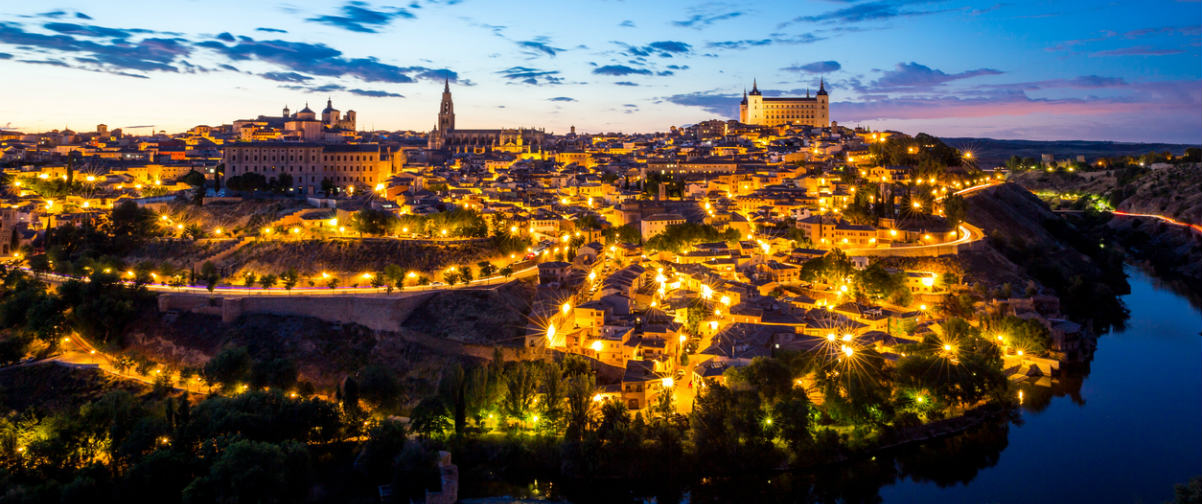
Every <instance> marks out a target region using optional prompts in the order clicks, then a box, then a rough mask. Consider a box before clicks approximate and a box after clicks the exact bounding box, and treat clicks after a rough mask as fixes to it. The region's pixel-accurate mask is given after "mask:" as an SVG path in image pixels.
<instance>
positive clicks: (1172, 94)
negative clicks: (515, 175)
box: [0, 0, 1202, 144]
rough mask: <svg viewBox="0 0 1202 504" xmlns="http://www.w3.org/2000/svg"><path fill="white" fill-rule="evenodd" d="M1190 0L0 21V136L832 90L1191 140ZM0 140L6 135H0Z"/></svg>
mask: <svg viewBox="0 0 1202 504" xmlns="http://www.w3.org/2000/svg"><path fill="white" fill-rule="evenodd" d="M1200 20H1202V4H1200V3H1199V2H1196V1H1176V0H1160V1H1155V0H1152V1H1144V2H1109V3H1106V2H1092V1H1080V2H1072V1H1068V2H1066V1H1055V2H1053V1H1010V2H1004V1H1003V2H993V1H986V2H969V3H952V2H941V1H933V2H924V1H911V0H901V1H894V0H861V1H814V2H798V1H779V2H696V1H684V2H678V1H655V2H646V1H632V0H626V1H618V0H609V1H595V2H590V1H578V2H564V1H562V0H558V1H542V0H530V1H524V2H499V1H485V0H412V1H406V2H401V3H396V2H389V3H382V2H374V1H351V2H299V1H294V2H272V1H265V2H253V1H246V0H242V1H225V0H217V1H212V0H210V1H205V2H200V1H153V2H151V1H123V2H107V3H97V2H82V1H78V2H72V1H64V2H57V3H51V4H47V3H43V2H37V3H36V4H35V3H34V2H5V3H4V4H3V6H0V75H3V76H4V78H3V81H4V87H5V90H6V93H5V95H6V98H5V99H4V100H0V127H8V128H14V129H21V130H24V131H37V130H42V129H50V128H61V127H63V126H64V125H70V126H71V127H72V128H74V129H79V130H89V129H91V127H92V126H94V125H95V124H97V123H101V122H103V123H106V124H108V125H109V126H110V127H128V126H134V125H155V127H156V129H165V130H168V131H178V130H181V129H184V128H187V127H190V126H194V125H197V124H222V123H228V122H230V121H232V120H234V119H239V118H248V117H253V116H255V115H258V114H278V111H279V109H280V108H282V106H283V105H285V104H286V105H289V106H291V107H292V109H293V110H297V109H299V108H301V107H302V106H304V104H305V102H306V101H307V102H309V103H310V105H312V106H313V108H314V109H316V110H320V108H321V107H323V106H324V103H322V102H324V100H325V99H326V97H328V96H331V97H333V99H334V102H335V105H336V106H337V107H338V108H340V109H342V110H346V109H348V108H350V109H355V110H356V111H357V112H358V114H359V121H360V127H361V128H372V127H374V128H379V129H389V130H393V129H414V130H425V129H429V128H430V127H431V125H433V124H434V121H435V114H436V112H437V106H438V99H439V95H440V92H441V90H442V80H443V79H450V80H451V82H452V89H453V91H454V92H455V107H456V112H457V124H458V125H459V126H460V127H465V128H468V127H501V126H538V127H545V128H547V129H548V130H550V131H558V132H563V131H565V130H567V128H568V127H569V126H571V125H575V126H576V127H577V129H578V130H579V131H587V132H598V131H623V132H635V131H659V130H664V129H667V128H668V127H670V126H672V125H684V124H691V123H694V122H697V121H701V120H705V119H710V118H715V117H721V118H734V117H735V116H736V114H737V101H738V98H739V96H740V94H741V93H742V91H743V89H744V88H745V87H749V86H750V85H751V81H752V79H758V82H759V85H760V86H759V87H760V89H761V90H762V91H764V92H765V94H766V95H781V94H785V95H789V94H798V93H800V94H804V93H805V92H806V90H807V89H811V90H814V89H816V88H817V86H818V80H819V78H824V79H825V80H826V82H827V89H828V90H829V91H830V93H831V100H832V110H831V117H832V119H834V120H836V121H838V122H839V123H841V124H844V125H865V126H870V127H873V128H876V129H885V128H891V129H899V130H901V131H905V132H908V133H917V132H919V131H925V132H929V133H933V134H937V135H944V136H990V137H996V138H1029V139H1047V140H1051V139H1098V140H1122V141H1171V142H1184V143H1193V144H1197V143H1198V142H1199V139H1200V138H1202V64H1200V63H1199V62H1200V61H1202V58H1200V57H1199V56H1200V46H1202V27H1200V26H1199V21H1200ZM6 124H7V126H6Z"/></svg>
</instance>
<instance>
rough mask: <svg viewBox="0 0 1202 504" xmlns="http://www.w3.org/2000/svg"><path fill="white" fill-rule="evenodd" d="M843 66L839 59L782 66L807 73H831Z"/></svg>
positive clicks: (791, 70) (788, 69) (788, 70)
mask: <svg viewBox="0 0 1202 504" xmlns="http://www.w3.org/2000/svg"><path fill="white" fill-rule="evenodd" d="M841 68H843V65H840V64H839V62H838V61H834V60H827V61H815V62H813V63H806V64H804V65H790V66H787V67H784V68H782V69H781V70H783V71H785V72H805V73H830V72H834V71H837V70H839V69H841Z"/></svg>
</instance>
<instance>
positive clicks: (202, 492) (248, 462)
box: [183, 440, 312, 504]
mask: <svg viewBox="0 0 1202 504" xmlns="http://www.w3.org/2000/svg"><path fill="white" fill-rule="evenodd" d="M311 476H312V467H311V463H310V460H309V451H308V449H306V448H305V445H303V444H301V443H298V442H296V441H286V442H284V443H280V444H272V443H264V442H258V441H250V440H238V441H234V442H233V443H232V444H230V445H229V446H228V447H226V448H225V449H224V450H222V451H221V453H220V455H218V456H217V459H216V460H215V461H214V462H213V465H212V466H210V467H209V473H208V474H207V475H205V476H202V477H200V478H197V479H196V480H194V481H193V482H192V483H191V484H189V485H188V486H187V488H185V489H184V491H183V498H184V499H183V500H184V502H185V503H189V504H190V503H202V502H258V503H275V502H300V501H303V500H305V496H306V495H308V493H309V487H310V486H312V481H311Z"/></svg>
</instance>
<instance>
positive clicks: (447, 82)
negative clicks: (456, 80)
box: [442, 79, 451, 93]
mask: <svg viewBox="0 0 1202 504" xmlns="http://www.w3.org/2000/svg"><path fill="white" fill-rule="evenodd" d="M442 92H444V93H450V92H451V79H443V80H442Z"/></svg>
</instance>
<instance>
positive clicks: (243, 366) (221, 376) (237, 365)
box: [204, 347, 252, 390]
mask: <svg viewBox="0 0 1202 504" xmlns="http://www.w3.org/2000/svg"><path fill="white" fill-rule="evenodd" d="M251 366H252V361H251V358H250V354H249V353H247V351H246V348H244V347H228V348H225V349H224V350H222V351H221V352H219V353H218V354H217V355H214V356H213V358H211V359H209V361H208V362H207V363H205V367H204V374H205V377H206V378H207V379H208V380H209V382H215V383H220V384H221V386H222V388H223V389H225V390H230V389H232V388H234V386H235V385H237V384H239V383H243V382H246V381H247V380H248V379H249V378H250V372H251Z"/></svg>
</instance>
